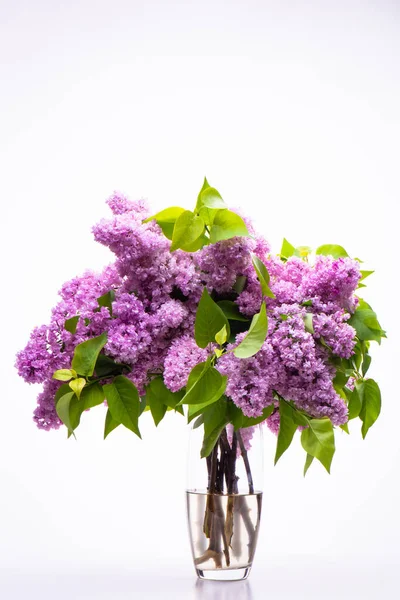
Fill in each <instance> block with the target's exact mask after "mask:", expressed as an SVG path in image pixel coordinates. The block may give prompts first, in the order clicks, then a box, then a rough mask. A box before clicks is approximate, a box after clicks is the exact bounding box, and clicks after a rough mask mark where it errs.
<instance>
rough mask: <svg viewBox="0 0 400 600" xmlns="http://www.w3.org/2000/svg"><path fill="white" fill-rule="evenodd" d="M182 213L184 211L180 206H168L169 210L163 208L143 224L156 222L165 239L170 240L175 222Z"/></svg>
mask: <svg viewBox="0 0 400 600" xmlns="http://www.w3.org/2000/svg"><path fill="white" fill-rule="evenodd" d="M184 212H185V209H184V208H181V207H180V206H170V207H169V208H165V209H164V210H162V211H160V212H158V213H157V214H155V215H153V216H152V217H148V219H145V220H144V221H143V223H149V221H153V220H154V221H156V223H157V225H159V226H160V227H161V229H162V232H163V234H164V235H165V237H167V238H168V239H169V240H172V233H173V231H174V225H175V222H176V220H177V219H178V217H180V216H181V214H182V213H184Z"/></svg>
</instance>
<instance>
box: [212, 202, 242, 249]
mask: <svg viewBox="0 0 400 600" xmlns="http://www.w3.org/2000/svg"><path fill="white" fill-rule="evenodd" d="M248 235H249V232H248V229H247V227H246V224H245V222H244V221H243V219H242V217H239V215H237V214H236V213H234V212H232V211H231V210H227V209H226V210H220V211H218V213H217V214H216V215H215V218H214V223H213V225H212V227H211V231H210V239H211V243H213V244H215V243H216V242H220V241H222V240H228V239H230V238H233V237H236V236H248Z"/></svg>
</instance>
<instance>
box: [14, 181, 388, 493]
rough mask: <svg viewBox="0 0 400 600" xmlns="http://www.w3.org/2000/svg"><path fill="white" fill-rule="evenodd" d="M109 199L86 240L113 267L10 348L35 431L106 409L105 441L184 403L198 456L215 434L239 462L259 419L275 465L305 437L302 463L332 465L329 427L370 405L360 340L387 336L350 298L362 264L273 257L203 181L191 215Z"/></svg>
mask: <svg viewBox="0 0 400 600" xmlns="http://www.w3.org/2000/svg"><path fill="white" fill-rule="evenodd" d="M107 202H108V205H109V207H110V209H111V211H112V216H111V218H109V219H106V220H104V219H103V220H101V221H100V222H99V223H98V224H97V225H95V226H94V228H93V233H94V237H95V240H96V241H98V242H100V243H101V244H104V245H105V246H108V247H109V248H110V250H111V251H112V252H113V253H114V255H115V261H114V262H113V263H112V264H111V265H109V266H107V267H106V268H104V270H103V271H102V272H100V273H94V272H92V271H87V272H85V273H84V274H83V275H81V276H79V277H76V278H75V279H72V280H71V281H69V282H67V283H65V284H64V285H63V286H62V288H61V290H60V297H61V299H60V301H59V303H58V304H57V305H56V306H55V307H54V308H53V310H52V314H51V319H50V323H49V324H47V325H41V326H39V327H36V328H35V329H34V330H33V332H32V334H31V337H30V339H29V342H28V344H27V346H26V347H25V349H24V350H22V351H21V352H19V353H18V355H17V361H16V366H17V369H18V372H19V374H20V375H21V376H22V377H23V378H24V379H25V381H27V382H28V383H40V384H43V390H42V391H41V392H40V393H39V396H38V399H37V407H36V409H35V412H34V420H35V422H36V424H37V426H38V427H39V428H41V429H45V430H50V429H56V428H59V427H60V426H61V425H65V427H66V428H67V430H68V436H70V435H75V431H76V429H77V427H78V425H79V423H80V420H81V418H86V417H87V415H86V411H88V409H90V410H92V409H94V407H96V406H101V408H100V410H104V411H105V428H104V437H107V436H108V435H109V434H110V433H111V432H112V431H113V430H114V429H116V428H117V427H119V426H121V425H122V426H125V427H127V428H128V429H130V430H131V431H132V432H133V433H135V434H136V435H138V436H139V437H140V428H139V420H140V417H141V415H142V414H143V413H144V412H146V411H148V410H149V411H151V414H152V416H153V419H154V422H155V424H156V425H158V424H159V423H160V421H161V420H162V419H163V418H164V417H165V415H166V414H167V413H168V411H170V410H174V411H178V412H180V413H182V414H184V407H187V410H186V414H187V418H188V420H189V421H192V420H193V419H196V427H203V428H204V439H203V446H202V449H201V456H202V457H208V459H207V460H209V458H210V456H211V455H212V453H213V450H215V448H216V447H217V444H218V443H219V442H220V443H221V444H225V446H224V447H225V448H226V449H227V452H228V453H229V451H231V450H232V447H233V445H234V446H235V449H234V455H235V456H234V459H236V454H237V455H238V456H239V455H240V454H242V455H243V456H244V455H245V453H246V449H248V447H249V445H250V444H251V437H252V431H253V427H254V426H255V425H257V424H258V423H261V422H265V423H266V424H267V426H268V427H269V429H270V430H271V431H272V432H274V433H275V434H276V436H277V446H276V455H275V462H276V461H277V460H278V459H279V458H280V457H281V455H282V454H283V453H284V452H285V451H286V450H287V448H288V447H289V446H290V444H291V442H292V439H293V437H294V435H295V432H296V431H297V430H300V432H301V434H300V439H301V445H302V447H303V449H304V451H305V458H306V462H305V471H306V470H307V469H308V468H309V466H310V464H311V462H312V461H313V459H314V458H315V459H317V460H319V461H320V462H321V463H322V464H323V466H324V467H325V468H326V469H327V470H328V471H329V470H330V466H331V461H332V457H333V454H334V452H335V443H334V428H335V427H339V428H341V429H344V430H345V431H347V432H348V421H349V420H351V419H355V418H359V419H360V420H361V422H362V426H361V431H362V435H363V437H365V436H366V434H367V432H368V430H369V428H370V427H371V425H373V423H374V422H375V421H376V419H377V418H378V415H379V412H380V407H381V398H380V391H379V387H378V384H377V383H376V382H375V381H374V380H373V379H370V378H368V377H367V371H368V368H369V366H370V362H371V357H370V354H369V347H370V343H371V341H376V342H378V343H380V341H381V338H382V337H385V333H384V331H383V330H382V328H381V326H380V324H379V322H378V319H377V316H376V314H375V312H374V311H373V310H372V308H371V307H370V306H369V305H368V304H367V303H366V302H365V301H364V300H362V299H361V298H360V297H358V295H356V292H358V290H359V289H360V288H363V287H365V285H364V280H365V278H366V277H367V276H369V275H370V274H371V271H363V270H360V261H359V260H358V259H354V260H353V259H351V258H350V257H349V256H348V255H347V252H346V251H345V250H344V249H343V248H342V247H341V246H336V245H324V246H321V247H319V248H318V249H317V250H316V252H315V253H314V252H312V250H311V249H310V248H308V247H298V248H295V247H294V246H292V245H291V244H290V243H289V242H288V241H287V240H284V242H283V245H282V248H281V251H280V253H279V254H278V255H275V254H273V253H272V252H271V248H270V246H269V244H268V242H267V241H266V240H265V239H264V238H263V237H262V236H260V235H259V234H258V233H256V231H255V229H254V228H253V226H252V224H251V223H250V222H249V221H248V220H247V219H246V218H245V217H244V216H240V215H239V214H237V213H236V212H233V211H231V210H230V209H229V208H228V207H227V205H226V204H225V202H224V201H223V199H222V198H221V195H220V194H219V193H218V191H217V190H216V189H215V188H213V187H211V186H210V185H209V184H208V182H207V180H205V181H204V185H203V187H202V189H201V191H200V193H199V195H198V198H197V202H196V205H195V207H194V210H193V211H190V210H185V209H184V208H180V207H175V206H174V207H171V208H167V209H165V210H163V211H161V212H159V213H157V214H155V215H151V213H150V212H149V209H148V207H147V204H146V202H145V201H143V200H139V201H131V200H129V199H127V198H126V197H125V196H123V195H122V194H119V193H115V194H114V195H112V196H111V197H110V198H109V199H108V201H107ZM215 460H217V459H215ZM210 468H211V473H212V472H213V471H212V465H211V467H210ZM216 472H217V471H216V470H215V469H214V473H216ZM209 473H210V471H209ZM220 475H221V474H219V476H220ZM222 475H224V474H222ZM225 475H226V473H225ZM222 480H223V477H222ZM220 481H221V479H220ZM216 485H217V482H216V481H213V478H212V477H211V478H210V477H209V481H208V489H214V490H215V489H216ZM228 489H230V491H231V492H232V491H233V492H234V478H233V479H232V478H231V480H230V483H229V482H228Z"/></svg>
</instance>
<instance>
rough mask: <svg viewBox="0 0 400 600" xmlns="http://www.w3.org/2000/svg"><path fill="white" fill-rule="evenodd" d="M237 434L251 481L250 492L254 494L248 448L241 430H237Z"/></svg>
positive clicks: (248, 479) (249, 480)
mask: <svg viewBox="0 0 400 600" xmlns="http://www.w3.org/2000/svg"><path fill="white" fill-rule="evenodd" d="M236 435H237V439H238V442H239V447H240V452H241V454H242V458H243V462H244V466H245V469H246V474H247V481H248V482H249V494H254V484H253V476H252V474H251V469H250V463H249V457H248V456H247V450H246V448H245V447H244V443H243V439H242V436H241V435H240V431H237V432H236Z"/></svg>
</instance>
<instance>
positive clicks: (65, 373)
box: [53, 369, 77, 381]
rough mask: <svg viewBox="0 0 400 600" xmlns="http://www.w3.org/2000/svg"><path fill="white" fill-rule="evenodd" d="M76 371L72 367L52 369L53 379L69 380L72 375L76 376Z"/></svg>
mask: <svg viewBox="0 0 400 600" xmlns="http://www.w3.org/2000/svg"><path fill="white" fill-rule="evenodd" d="M76 375H77V373H76V371H75V370H74V369H58V371H54V373H53V379H57V381H69V380H70V379H72V378H73V377H76Z"/></svg>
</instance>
